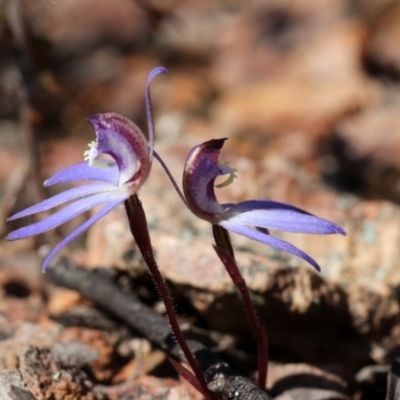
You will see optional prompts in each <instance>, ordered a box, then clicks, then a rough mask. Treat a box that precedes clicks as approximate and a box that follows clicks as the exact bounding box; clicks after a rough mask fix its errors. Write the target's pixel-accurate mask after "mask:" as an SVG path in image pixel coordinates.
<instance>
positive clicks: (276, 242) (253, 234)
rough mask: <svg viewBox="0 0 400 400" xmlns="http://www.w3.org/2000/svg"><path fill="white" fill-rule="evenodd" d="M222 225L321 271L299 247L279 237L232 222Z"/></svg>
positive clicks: (222, 222)
mask: <svg viewBox="0 0 400 400" xmlns="http://www.w3.org/2000/svg"><path fill="white" fill-rule="evenodd" d="M220 225H221V226H223V227H224V228H225V229H227V230H228V231H231V232H234V233H237V234H238V235H242V236H246V237H248V238H249V239H253V240H256V241H257V242H261V243H264V244H266V245H268V246H271V247H274V248H275V249H278V250H283V251H286V252H287V253H290V254H293V255H295V256H297V257H300V258H302V259H303V260H305V261H307V262H308V263H309V264H311V265H312V266H313V267H314V268H315V269H316V270H317V271H320V270H321V268H320V267H319V265H318V264H317V263H316V261H315V260H313V259H312V258H311V257H310V256H309V255H307V254H306V253H304V252H303V251H301V250H300V249H298V248H297V247H295V246H293V245H292V244H290V243H288V242H285V241H284V240H282V239H278V238H277V237H274V236H271V235H268V234H266V233H263V232H260V231H257V230H255V229H252V228H250V227H248V226H243V225H239V224H237V223H234V222H231V221H221V222H220Z"/></svg>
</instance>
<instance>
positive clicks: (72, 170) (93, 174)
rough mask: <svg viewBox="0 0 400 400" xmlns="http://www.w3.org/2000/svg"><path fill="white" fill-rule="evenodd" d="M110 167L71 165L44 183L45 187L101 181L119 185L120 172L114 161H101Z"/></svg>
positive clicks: (85, 164) (86, 164)
mask: <svg viewBox="0 0 400 400" xmlns="http://www.w3.org/2000/svg"><path fill="white" fill-rule="evenodd" d="M101 162H102V163H104V164H107V165H108V167H104V168H101V167H91V166H89V164H88V163H87V162H83V163H80V164H75V165H71V166H70V167H67V168H64V169H62V170H61V171H59V172H57V173H56V174H54V175H53V176H52V177H50V178H49V179H47V180H46V181H45V182H44V186H46V187H47V186H51V185H55V184H56V183H66V182H78V181H101V182H109V183H113V184H114V185H116V184H118V177H119V171H118V167H117V165H116V164H115V162H114V161H108V160H101Z"/></svg>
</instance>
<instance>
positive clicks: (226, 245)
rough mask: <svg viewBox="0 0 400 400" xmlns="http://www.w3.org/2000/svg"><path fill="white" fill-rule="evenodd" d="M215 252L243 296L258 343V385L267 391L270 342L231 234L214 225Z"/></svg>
mask: <svg viewBox="0 0 400 400" xmlns="http://www.w3.org/2000/svg"><path fill="white" fill-rule="evenodd" d="M212 228H213V235H214V239H215V243H216V245H215V246H214V250H215V251H216V253H217V254H218V257H219V258H220V260H221V261H222V263H223V264H224V266H225V269H226V271H227V272H228V274H229V276H230V277H231V279H232V281H233V283H234V284H235V286H236V287H237V289H238V290H239V293H240V295H241V296H242V300H243V304H244V308H245V310H246V313H247V317H248V319H249V322H250V325H251V327H252V329H253V332H254V335H255V337H256V341H257V364H258V385H259V386H260V388H261V389H265V387H266V381H267V371H268V341H267V334H266V331H265V328H264V326H263V325H262V324H261V323H260V320H259V318H258V316H257V312H256V309H255V307H254V303H253V301H252V299H251V296H250V292H249V289H248V287H247V284H246V281H245V280H244V278H243V276H242V274H241V273H240V270H239V268H238V266H237V263H236V260H235V255H234V252H233V247H232V242H231V239H230V237H229V233H228V231H227V230H226V229H224V228H223V227H222V226H220V225H214V224H213V226H212Z"/></svg>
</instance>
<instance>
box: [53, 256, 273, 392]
mask: <svg viewBox="0 0 400 400" xmlns="http://www.w3.org/2000/svg"><path fill="white" fill-rule="evenodd" d="M46 276H47V278H49V279H50V280H51V281H52V282H54V283H55V284H57V285H60V286H63V287H67V288H69V289H73V290H76V291H78V292H79V293H81V294H82V295H84V296H85V297H87V298H89V299H91V300H92V301H94V302H95V303H96V304H98V305H99V306H101V307H102V308H103V309H104V310H106V311H108V312H110V313H112V314H113V315H115V316H117V317H118V318H120V319H122V320H123V321H124V322H125V323H126V324H128V325H129V326H130V327H132V328H134V329H135V330H137V331H138V332H140V333H141V334H142V335H144V336H145V337H147V338H148V339H149V340H150V341H151V342H153V343H154V344H156V345H157V346H159V347H161V348H162V349H163V350H165V351H166V353H167V354H168V355H169V356H172V357H174V358H176V359H178V360H182V359H183V357H182V354H181V352H180V350H179V347H178V345H177V344H176V343H175V340H174V339H173V337H172V334H171V330H170V327H169V325H168V322H167V321H166V319H165V318H164V317H163V316H161V315H159V314H157V313H155V312H154V311H153V310H152V309H151V308H150V307H147V306H145V305H144V304H142V303H141V302H139V301H138V300H136V299H135V298H133V297H131V296H129V295H128V294H126V293H123V292H122V291H121V290H120V288H119V287H118V286H117V285H116V284H115V283H114V282H112V281H111V280H110V279H108V278H106V277H105V276H103V275H102V274H98V273H95V272H93V271H89V270H85V269H83V268H79V267H76V266H74V265H73V264H71V263H70V262H69V261H68V260H66V259H62V260H61V261H60V262H59V263H58V264H57V265H55V266H52V267H49V268H48V269H47V272H46ZM188 343H189V347H190V349H191V351H192V352H193V354H194V355H195V357H196V360H197V362H198V364H199V366H200V369H201V370H202V372H203V373H204V376H205V379H206V382H207V384H208V387H209V388H210V390H211V391H213V392H215V393H217V394H218V395H219V397H220V398H221V399H222V400H231V399H232V400H233V399H235V400H240V399H242V400H273V399H272V397H271V396H269V395H268V394H267V393H266V392H264V391H263V390H261V389H260V388H259V387H258V386H257V385H256V384H255V383H253V382H252V381H250V380H248V379H247V378H245V377H242V376H240V375H238V373H237V372H236V371H235V370H234V369H233V368H232V367H231V366H230V365H228V364H227V363H226V362H225V361H222V360H221V359H220V358H219V357H218V356H217V355H216V354H214V353H213V352H212V351H211V350H209V349H208V348H206V347H205V346H203V345H202V344H201V343H199V342H197V341H194V340H188Z"/></svg>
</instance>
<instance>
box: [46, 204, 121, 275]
mask: <svg viewBox="0 0 400 400" xmlns="http://www.w3.org/2000/svg"><path fill="white" fill-rule="evenodd" d="M124 200H125V198H118V199H116V200H114V201H112V202H111V203H109V204H107V205H106V206H105V207H104V208H103V209H102V210H101V211H99V212H98V213H97V214H96V215H93V217H91V218H89V219H88V220H87V221H86V222H85V223H83V224H82V225H80V226H79V227H78V228H77V229H75V230H74V231H73V232H72V233H70V234H69V235H68V236H67V237H66V238H65V239H64V240H62V241H61V242H60V243H59V244H58V245H57V246H56V247H54V249H52V250H51V251H50V253H49V254H48V255H47V257H46V258H45V260H44V262H43V265H42V271H43V272H44V271H45V269H46V268H47V267H48V265H49V264H50V262H51V261H52V260H53V258H54V257H55V255H56V254H57V253H58V252H59V251H60V250H61V249H62V248H63V247H65V246H66V245H67V244H68V243H70V242H72V241H73V240H74V239H75V238H76V237H78V236H79V235H80V234H82V233H83V232H84V231H86V230H87V229H89V228H90V227H91V226H92V225H94V224H95V223H96V222H97V221H98V220H99V219H100V218H102V217H104V216H105V215H106V214H108V213H109V212H110V211H111V210H112V209H113V208H115V207H117V206H118V205H119V204H121V203H122V202H123V201H124Z"/></svg>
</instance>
